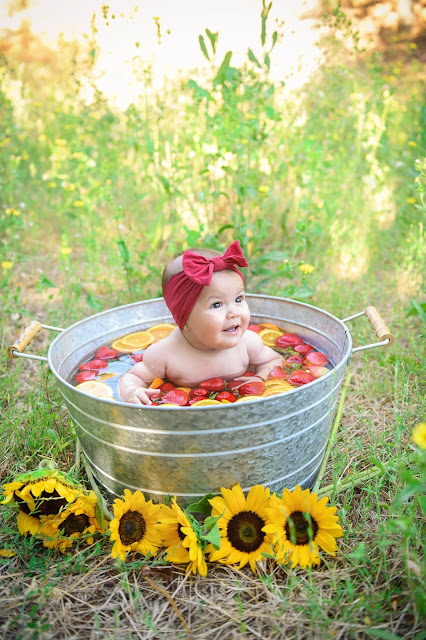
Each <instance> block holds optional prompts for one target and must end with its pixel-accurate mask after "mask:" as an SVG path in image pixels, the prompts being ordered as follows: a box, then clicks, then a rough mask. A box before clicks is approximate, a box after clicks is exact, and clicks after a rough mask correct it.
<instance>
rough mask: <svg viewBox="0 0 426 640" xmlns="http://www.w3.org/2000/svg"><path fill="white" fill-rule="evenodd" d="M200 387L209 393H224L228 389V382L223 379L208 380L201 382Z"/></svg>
mask: <svg viewBox="0 0 426 640" xmlns="http://www.w3.org/2000/svg"><path fill="white" fill-rule="evenodd" d="M199 386H200V387H201V388H202V389H208V390H209V391H223V390H224V389H225V387H226V382H225V380H222V378H209V379H208V380H204V381H203V382H200V384H199Z"/></svg>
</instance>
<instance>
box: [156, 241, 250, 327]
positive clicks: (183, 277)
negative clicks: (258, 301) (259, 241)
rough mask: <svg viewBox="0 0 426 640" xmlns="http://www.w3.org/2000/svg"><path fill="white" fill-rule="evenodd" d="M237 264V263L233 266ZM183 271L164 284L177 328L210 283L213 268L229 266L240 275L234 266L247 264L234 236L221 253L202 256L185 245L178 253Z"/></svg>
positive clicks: (220, 269)
mask: <svg viewBox="0 0 426 640" xmlns="http://www.w3.org/2000/svg"><path fill="white" fill-rule="evenodd" d="M237 265H238V266H237ZM182 266H183V271H181V272H179V273H177V274H176V275H174V276H172V277H171V278H170V280H169V281H168V282H167V284H166V286H165V287H164V300H165V301H166V304H167V306H168V308H169V309H170V311H171V314H172V316H173V318H174V319H175V321H176V324H177V325H178V327H179V329H181V330H182V329H183V327H184V326H185V323H186V321H187V320H188V318H189V314H190V313H191V311H192V309H193V308H194V305H195V303H196V302H197V300H198V298H199V296H200V293H201V291H202V290H203V287H206V286H208V285H209V284H210V282H211V279H212V275H213V273H214V272H215V271H223V269H230V270H231V271H235V273H238V275H239V276H241V278H242V280H243V282H244V276H243V274H242V273H241V271H240V270H239V269H238V267H248V262H247V260H246V259H245V257H244V254H243V252H242V249H241V246H240V243H239V242H238V240H235V241H234V242H233V243H232V244H231V245H229V247H228V248H227V250H226V251H225V253H224V254H223V255H222V256H215V257H214V258H206V257H205V256H202V255H200V254H199V253H195V252H194V251H191V249H187V250H186V251H185V253H184V254H183V257H182Z"/></svg>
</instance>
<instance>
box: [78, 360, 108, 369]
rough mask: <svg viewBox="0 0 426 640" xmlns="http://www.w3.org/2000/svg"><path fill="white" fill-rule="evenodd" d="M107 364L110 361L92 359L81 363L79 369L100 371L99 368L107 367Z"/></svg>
mask: <svg viewBox="0 0 426 640" xmlns="http://www.w3.org/2000/svg"><path fill="white" fill-rule="evenodd" d="M107 366H108V362H105V360H90V361H89V362H84V363H83V364H81V365H80V366H79V369H81V371H99V369H105V367H107Z"/></svg>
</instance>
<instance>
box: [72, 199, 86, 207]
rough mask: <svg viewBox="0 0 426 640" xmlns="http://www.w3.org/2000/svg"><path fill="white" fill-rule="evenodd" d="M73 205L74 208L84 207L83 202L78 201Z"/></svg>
mask: <svg viewBox="0 0 426 640" xmlns="http://www.w3.org/2000/svg"><path fill="white" fill-rule="evenodd" d="M73 204H74V207H84V202H83V200H76V201H75V202H74V203H73Z"/></svg>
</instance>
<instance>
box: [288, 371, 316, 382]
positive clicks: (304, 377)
mask: <svg viewBox="0 0 426 640" xmlns="http://www.w3.org/2000/svg"><path fill="white" fill-rule="evenodd" d="M313 380H315V378H314V376H313V375H311V374H310V373H308V372H307V371H303V369H295V370H294V371H292V372H291V373H290V375H289V377H288V381H289V382H290V384H294V385H296V386H300V385H302V384H308V382H312V381H313Z"/></svg>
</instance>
